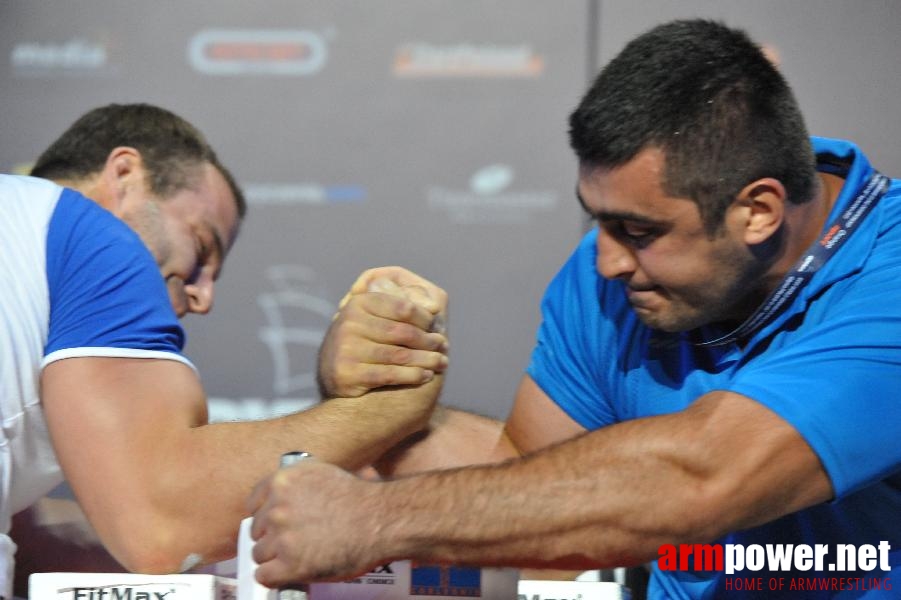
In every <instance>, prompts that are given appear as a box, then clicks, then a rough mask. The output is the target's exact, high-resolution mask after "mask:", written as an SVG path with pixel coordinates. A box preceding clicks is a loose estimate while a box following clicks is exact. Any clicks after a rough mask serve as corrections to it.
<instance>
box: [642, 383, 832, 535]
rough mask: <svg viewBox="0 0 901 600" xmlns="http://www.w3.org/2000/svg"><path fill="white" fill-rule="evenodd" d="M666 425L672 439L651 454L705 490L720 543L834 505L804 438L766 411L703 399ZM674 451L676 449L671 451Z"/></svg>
mask: <svg viewBox="0 0 901 600" xmlns="http://www.w3.org/2000/svg"><path fill="white" fill-rule="evenodd" d="M652 419H659V420H660V424H661V425H663V428H662V429H670V430H671V431H670V433H669V434H668V435H662V434H664V433H665V431H662V430H661V432H660V433H661V435H659V436H656V437H657V440H656V441H655V440H652V439H650V438H647V439H645V440H644V442H645V444H646V446H645V448H637V447H636V448H635V449H634V452H635V453H636V455H641V454H642V453H644V452H648V453H652V454H653V455H655V456H658V457H668V458H666V460H665V461H664V462H667V463H669V464H670V470H671V472H673V473H678V472H681V473H684V474H686V475H687V476H689V477H690V478H692V479H694V480H696V481H698V482H699V484H700V485H699V486H698V488H697V489H699V490H704V497H705V498H706V500H705V501H703V502H701V503H700V504H698V505H697V506H701V505H704V506H706V508H707V509H708V512H707V515H708V516H707V519H708V520H709V524H710V525H711V526H713V527H714V528H715V529H718V531H715V533H716V534H717V535H719V534H722V533H725V532H728V531H735V530H737V529H744V528H746V527H751V526H754V525H759V524H762V523H765V522H768V521H771V520H773V519H776V518H779V517H781V516H784V515H786V514H789V513H792V512H795V511H797V510H801V509H803V508H807V507H809V506H812V505H814V504H818V503H821V502H825V501H828V500H829V499H831V498H832V497H833V489H832V485H831V482H830V480H829V477H828V476H827V474H826V471H825V469H824V468H823V465H822V463H821V462H820V459H819V457H818V456H817V454H816V453H815V452H814V451H813V449H812V448H811V446H810V445H809V444H808V443H807V441H806V440H805V439H804V437H803V436H802V435H801V434H800V433H798V431H797V430H796V429H795V428H794V427H792V425H791V424H790V423H788V422H787V421H786V420H785V419H783V418H782V417H780V416H779V415H778V414H776V413H775V412H773V411H772V410H770V409H769V408H767V407H766V406H764V405H763V404H761V403H759V402H757V401H755V400H753V399H751V398H748V397H747V396H743V395H741V394H737V393H734V392H726V391H715V392H710V393H708V394H705V395H704V396H701V397H700V398H699V399H698V400H696V401H695V402H694V403H693V404H692V405H691V406H689V407H688V408H687V409H686V410H684V411H682V412H681V413H677V414H675V415H667V416H663V417H652ZM666 446H669V448H667V447H666Z"/></svg>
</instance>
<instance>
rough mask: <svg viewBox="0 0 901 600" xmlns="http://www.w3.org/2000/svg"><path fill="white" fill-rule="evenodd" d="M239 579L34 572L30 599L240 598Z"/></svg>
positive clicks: (162, 599)
mask: <svg viewBox="0 0 901 600" xmlns="http://www.w3.org/2000/svg"><path fill="white" fill-rule="evenodd" d="M237 597H238V582H237V580H236V579H232V578H230V577H220V576H217V575H200V574H198V575H138V574H135V573H34V574H33V575H31V576H30V577H29V578H28V598H29V600H237Z"/></svg>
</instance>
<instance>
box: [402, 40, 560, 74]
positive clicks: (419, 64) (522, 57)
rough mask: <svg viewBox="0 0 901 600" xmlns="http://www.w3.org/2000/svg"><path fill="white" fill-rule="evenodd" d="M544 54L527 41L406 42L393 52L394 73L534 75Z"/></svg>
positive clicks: (538, 71) (542, 61) (539, 71)
mask: <svg viewBox="0 0 901 600" xmlns="http://www.w3.org/2000/svg"><path fill="white" fill-rule="evenodd" d="M544 63H545V61H544V57H542V56H541V55H539V54H538V53H537V52H535V50H534V49H532V47H531V46H530V45H529V44H466V43H464V44H451V45H439V44H429V43H426V42H410V43H406V44H403V45H401V46H399V47H398V48H397V50H396V51H395V54H394V75H395V76H397V77H405V78H420V77H422V78H430V77H498V78H507V77H525V78H530V77H538V76H540V75H541V74H542V73H543V72H544Z"/></svg>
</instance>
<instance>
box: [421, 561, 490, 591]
mask: <svg viewBox="0 0 901 600" xmlns="http://www.w3.org/2000/svg"><path fill="white" fill-rule="evenodd" d="M410 595H418V596H459V597H461V598H479V597H481V596H482V570H481V569H478V568H470V567H444V566H422V567H413V570H412V572H411V573H410Z"/></svg>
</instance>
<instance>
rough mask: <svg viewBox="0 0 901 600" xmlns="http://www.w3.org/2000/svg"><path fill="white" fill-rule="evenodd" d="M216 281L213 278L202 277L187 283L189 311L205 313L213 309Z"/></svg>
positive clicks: (186, 296) (186, 294)
mask: <svg viewBox="0 0 901 600" xmlns="http://www.w3.org/2000/svg"><path fill="white" fill-rule="evenodd" d="M215 293H216V283H215V282H214V281H213V279H212V278H209V277H206V278H202V279H200V280H198V281H196V282H194V283H189V284H186V285H185V300H186V302H187V310H188V312H191V313H195V314H198V315H205V314H207V313H208V312H210V311H211V310H212V309H213V299H214V296H215Z"/></svg>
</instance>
